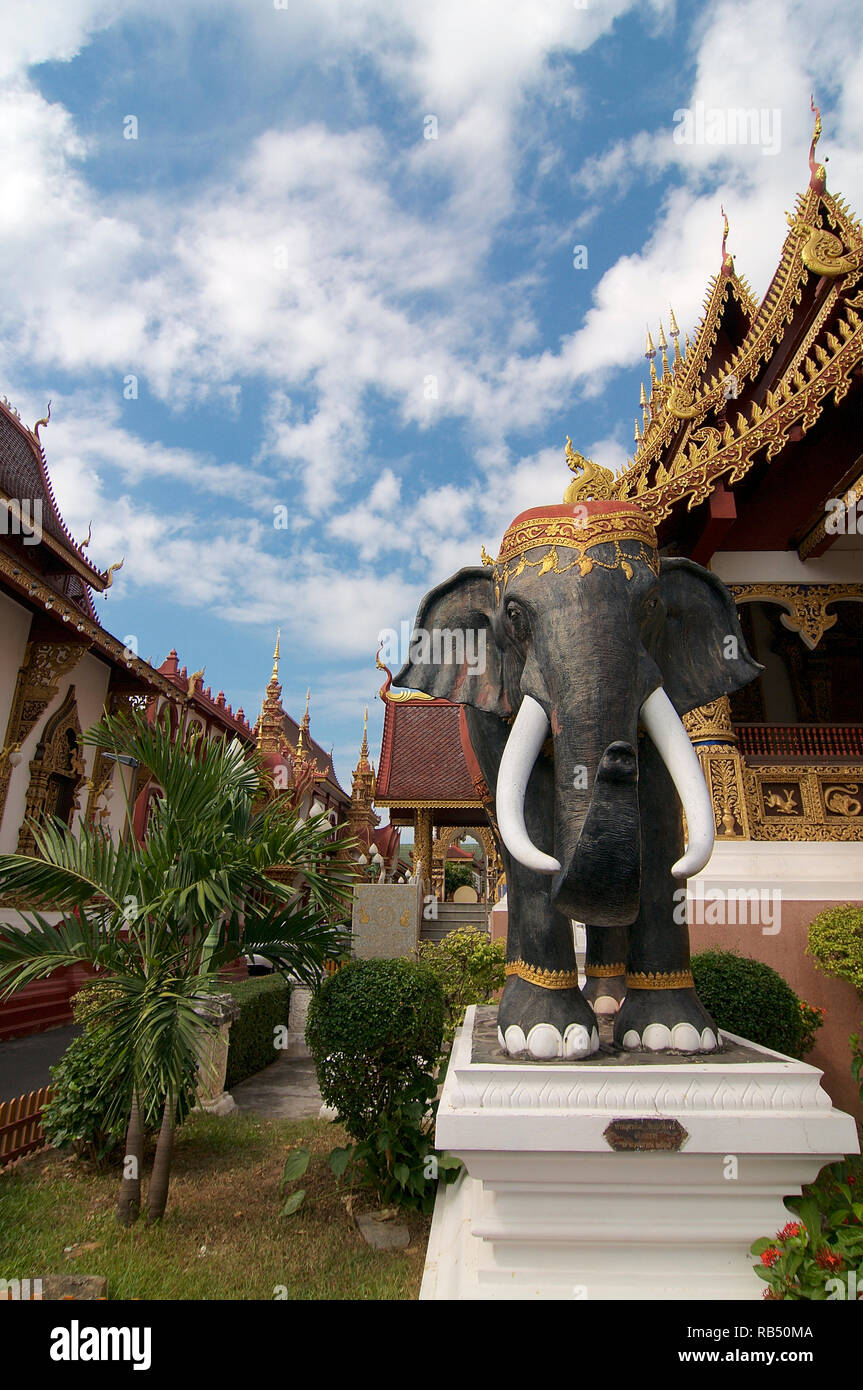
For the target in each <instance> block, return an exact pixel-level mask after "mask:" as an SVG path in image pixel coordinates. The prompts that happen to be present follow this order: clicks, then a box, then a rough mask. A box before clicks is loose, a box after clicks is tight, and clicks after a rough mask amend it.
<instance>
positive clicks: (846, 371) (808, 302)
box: [613, 113, 863, 562]
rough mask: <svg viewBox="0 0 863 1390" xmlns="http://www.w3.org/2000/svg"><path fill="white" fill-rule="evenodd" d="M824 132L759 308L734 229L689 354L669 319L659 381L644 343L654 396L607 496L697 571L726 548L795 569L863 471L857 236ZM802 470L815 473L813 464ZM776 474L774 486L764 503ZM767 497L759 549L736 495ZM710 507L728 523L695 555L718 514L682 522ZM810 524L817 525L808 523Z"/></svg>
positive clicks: (862, 238) (861, 233) (860, 232)
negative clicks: (796, 559)
mask: <svg viewBox="0 0 863 1390" xmlns="http://www.w3.org/2000/svg"><path fill="white" fill-rule="evenodd" d="M820 130H821V127H820V117H818V116H817V113H816V124H815V133H814V135H813V140H812V145H811V148H810V155H809V164H810V181H809V187H808V188H807V189H806V191H805V192H804V193H802V194H800V196H799V197H798V199H797V202H796V205H795V209H794V213H793V215H789V216H788V223H789V230H788V234H787V236H786V238H785V243H784V245H783V248H782V252H781V255H780V259H779V265H778V267H777V270H776V273H775V274H774V276H773V279H772V280H771V282H770V286H769V288H768V290H767V293H766V295H765V296H764V299H763V301H762V302H761V304H760V305H756V302H755V300H754V299H753V297H752V293H751V291H750V289H749V287H748V286H747V285H746V282H745V281H744V280H742V279H741V278H740V277H738V275H737V273H736V271H735V269H734V262H733V259H732V257H731V256H730V255H729V254H728V251H727V248H726V241H727V234H728V223H727V220H726V221H725V226H724V234H723V239H722V260H721V265H720V268H719V271H718V273H717V274H716V275H715V276H714V277H713V279H712V280H711V281H710V284H709V287H708V293H707V298H706V301H705V306H704V314H703V317H702V320H701V323H700V325H699V327H698V329H697V331H696V334H695V337H694V340H693V342H692V344H691V345H689V344H687V347H686V350H685V351H684V352H681V351H680V350H679V346H678V341H677V340H678V336H679V334H678V330H677V325H676V323H675V322H674V319H673V316H672V336H673V338H674V357H673V360H672V361H671V362H669V360H668V352H667V347H668V345H667V342H666V340H665V337H664V333H663V332H662V330H661V329H660V339H659V343H660V350H661V361H660V370H659V371H657V369H656V364H655V359H656V356H657V353H656V349H655V348H654V346H653V342H652V340H651V339H650V335H648V346H647V353H646V356H647V357H648V359H649V362H650V377H651V390H650V395H649V396H647V395H646V393H645V392H644V391H643V390H642V410H643V419H642V422H641V424H637V425H636V443H637V445H638V447H637V449H636V453H635V456H634V458H633V459H632V460H631V461H630V462H629V463H628V465H627V467H626V468H625V469H624V470H623V472H622V473H621V474H620V475H619V476H618V478H617V480H616V482H615V485H614V489H613V495H614V496H616V497H618V498H621V499H631V500H634V501H637V502H638V503H639V505H640V506H641V507H643V508H644V509H645V510H646V511H647V512H649V513H650V515H651V518H652V520H653V521H654V524H655V525H656V526H657V530H658V531H659V533H660V540H661V541H665V542H666V543H667V542H668V541H669V540H670V539H671V538H672V536H673V537H674V539H675V540H679V538H680V536H681V534H683V535H685V536H686V537H687V543H686V544H685V546H684V548H685V549H686V553H691V554H692V555H693V558H696V559H701V560H702V562H704V561H706V560H707V559H709V555H710V553H711V549H715V548H716V542H717V540H718V539H719V538H722V541H723V545H728V544H729V543H730V547H731V548H734V549H747V548H753V549H755V548H758V549H789V548H793V547H794V546H796V547H797V548H798V549H799V551H800V555H801V558H807V556H808V555H810V554H817V553H820V551H819V547H820V548H822V549H823V547H824V545H825V544H826V541H825V538H824V535H823V532H822V533H821V535H820V537H818V538H816V540H815V542H814V543H810V544H809V546H808V547H807V545H806V535H807V534H808V532H809V531H810V530H812V529H813V528H815V527H816V526H817V523H818V520H819V518H821V519H823V515H824V502H825V500H826V499H827V498H829V497H832V496H835V495H837V494H836V491H835V489H836V488H837V487H839V486H845V485H848V484H849V483H850V482H851V481H853V478H851V473H853V471H854V469H855V468H858V471H859V462H860V445H859V435H858V431H857V430H851V429H847V428H846V424H845V419H844V414H845V412H844V410H843V409H841V407H842V405H843V403H844V402H845V401H846V397H850V396H853V397H854V398H855V400H854V408H855V411H856V410H857V409H858V408H859V398H860V391H861V382H860V370H859V369H860V364H861V362H863V293H861V291H863V284H861V276H863V228H861V226H860V224H859V222H858V221H857V220H856V219H855V218H854V217H853V216H852V214H851V213H850V211H849V210H848V208H847V206H846V205H845V203H844V202H842V200H841V199H839V198H836V197H834V196H832V195H831V194H829V193H828V192H827V188H826V177H825V171H824V166H823V165H819V164H817V162H816V160H815V146H816V144H817V141H818V137H819V136H820ZM828 403H830V404H831V405H832V406H833V407H834V409H833V410H832V411H831V412H830V421H829V428H830V430H831V431H832V433H831V448H830V449H820V450H819V465H820V466H819V470H818V471H817V472H815V473H813V470H812V469H811V467H810V468H809V470H808V474H807V470H806V468H805V466H804V458H803V455H802V453H801V451H800V450H799V449H798V450H797V451H796V456H795V446H797V445H799V444H800V442H801V441H802V440H803V439H804V437H806V436H810V435H811V438H810V439H809V440H808V441H807V442H808V443H811V444H814V443H819V444H822V443H823V431H824V429H825V421H824V420H823V419H822V413H823V411H824V407H825V405H827V404H828ZM819 430H820V433H819ZM813 432H814V433H813ZM834 444H835V447H834ZM806 462H808V463H810V464H811V458H810V459H807V460H806ZM768 473H769V474H771V475H772V478H771V481H770V483H769V484H768V488H767V492H766V493H764V492H763V489H764V485H765V477H766V475H767V474H768ZM780 476H781V479H782V485H781V490H782V491H783V492H784V493H785V495H786V501H787V497H788V495H790V494H793V498H794V503H795V513H796V515H794V516H792V515H791V514H790V512H789V510H788V507H787V506H785V507H784V508H783V507H780V508H778V509H777V508H776V506H775V502H774V499H773V498H772V497H771V496H769V494H770V492H771V489H773V488H774V487H775V484H776V480H777V479H778V478H780ZM855 476H856V475H855ZM744 483H745V485H744V486H743V487H742V488H741V487H738V485H740V484H744ZM759 488H761V489H762V493H763V495H762V502H763V503H764V505H763V506H762V507H761V508H760V510H761V513H762V515H761V517H760V520H759V524H760V526H761V533H760V534H759V536H758V538H757V542H758V543H757V545H756V544H755V543H753V538H752V536H749V535H746V534H745V531H746V528H745V527H744V528H742V533H741V534H740V535H739V536H737V537H734V536H733V535H732V536H729V535H728V534H727V533H728V532H730V531H731V530H732V526H733V523H734V522H735V521H736V520H737V511H736V508H735V506H734V502H733V501H730V500H729V499H728V493H729V490H734V491H735V494H736V495H737V496H739V497H740V498H742V499H744V500H746V499H747V498H754V497H755V495H756V493H757V491H758V489H759ZM723 499H725V500H724V501H723ZM768 500H769V506H768V505H767V504H768ZM709 502H710V503H712V509H713V513H714V518H713V519H716V520H717V521H721V522H722V524H720V525H719V526H718V527H713V533H712V536H711V538H710V539H709V540H708V541H707V542H706V543H705V545H702V546H701V548H700V551H699V547H698V535H699V532H700V531H702V530H703V529H704V528H708V529H709V527H710V521H711V517H710V516H709V515H708V512H707V509H705V510H704V514H703V516H702V517H701V520H700V522H699V523H697V524H694V523H693V522H692V520H691V518H690V519H688V518H687V513H689V514H692V513H693V512H697V510H698V509H699V508H704V504H707V503H709ZM771 511H772V513H773V514H774V516H775V521H776V524H775V526H774V527H773V530H772V533H770V534H768V535H766V536H765V535H764V533H763V524H764V522H765V518H766V516H767V514H768V512H771ZM804 517H805V519H806V520H810V519H811V526H808V527H807V525H806V524H805V522H803V524H801V521H802V518H804ZM696 552H698V553H696Z"/></svg>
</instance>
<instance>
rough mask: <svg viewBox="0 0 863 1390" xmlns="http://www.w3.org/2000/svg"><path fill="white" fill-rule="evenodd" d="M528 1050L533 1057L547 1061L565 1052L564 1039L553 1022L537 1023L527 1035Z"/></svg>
mask: <svg viewBox="0 0 863 1390" xmlns="http://www.w3.org/2000/svg"><path fill="white" fill-rule="evenodd" d="M527 1050H528V1052H529V1053H530V1055H531V1057H536V1058H538V1059H539V1060H541V1061H547V1060H548V1058H549V1057H560V1056H561V1055H562V1054H563V1041H562V1039H561V1036H560V1033H559V1032H558V1031H557V1029H556V1028H555V1027H554V1025H553V1024H552V1023H535V1024H534V1026H533V1027H532V1028H531V1030H530V1032H529V1033H528V1035H527Z"/></svg>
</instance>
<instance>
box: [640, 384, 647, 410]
mask: <svg viewBox="0 0 863 1390" xmlns="http://www.w3.org/2000/svg"><path fill="white" fill-rule="evenodd" d="M638 404H639V405H640V406H641V408H642V410H646V409H647V392H646V391H645V389H644V382H642V383H641V395H640V396H639V398H638Z"/></svg>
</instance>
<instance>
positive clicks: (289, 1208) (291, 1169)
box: [279, 1148, 309, 1216]
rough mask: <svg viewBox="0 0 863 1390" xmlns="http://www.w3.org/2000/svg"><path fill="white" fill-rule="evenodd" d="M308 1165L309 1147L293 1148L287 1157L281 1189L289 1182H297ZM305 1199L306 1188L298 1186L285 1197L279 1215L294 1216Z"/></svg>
mask: <svg viewBox="0 0 863 1390" xmlns="http://www.w3.org/2000/svg"><path fill="white" fill-rule="evenodd" d="M308 1166H309V1151H308V1149H305V1148H302V1149H291V1151H290V1153H289V1154H288V1156H287V1158H286V1159H285V1167H284V1171H283V1172H282V1181H281V1183H280V1184H279V1187H280V1190H281V1191H284V1189H285V1187H286V1186H287V1184H288V1183H290V1182H296V1181H297V1179H298V1178H301V1177H303V1176H304V1174H305V1172H306V1169H307V1168H308ZM305 1200H306V1189H305V1188H304V1187H300V1188H297V1190H296V1191H295V1192H292V1193H291V1194H290V1196H289V1197H287V1198H286V1199H285V1202H284V1204H283V1206H282V1209H281V1211H280V1212H279V1216H293V1214H294V1212H296V1211H299V1209H300V1207H301V1206H302V1205H303V1202H304V1201H305Z"/></svg>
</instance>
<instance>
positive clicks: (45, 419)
mask: <svg viewBox="0 0 863 1390" xmlns="http://www.w3.org/2000/svg"><path fill="white" fill-rule="evenodd" d="M50 420H51V402H50V401H49V402H48V409H47V410H46V411H45V414H44V415H43V417H42V419H41V420H37V421H36V423H35V425H34V426H33V433H34V434H35V436H36V443H37V444H38V445H39V448H40V449H41V448H42V440H41V439H40V438H39V430H40V429H41V427H42V426H43V425H47V424H49V423H50Z"/></svg>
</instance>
